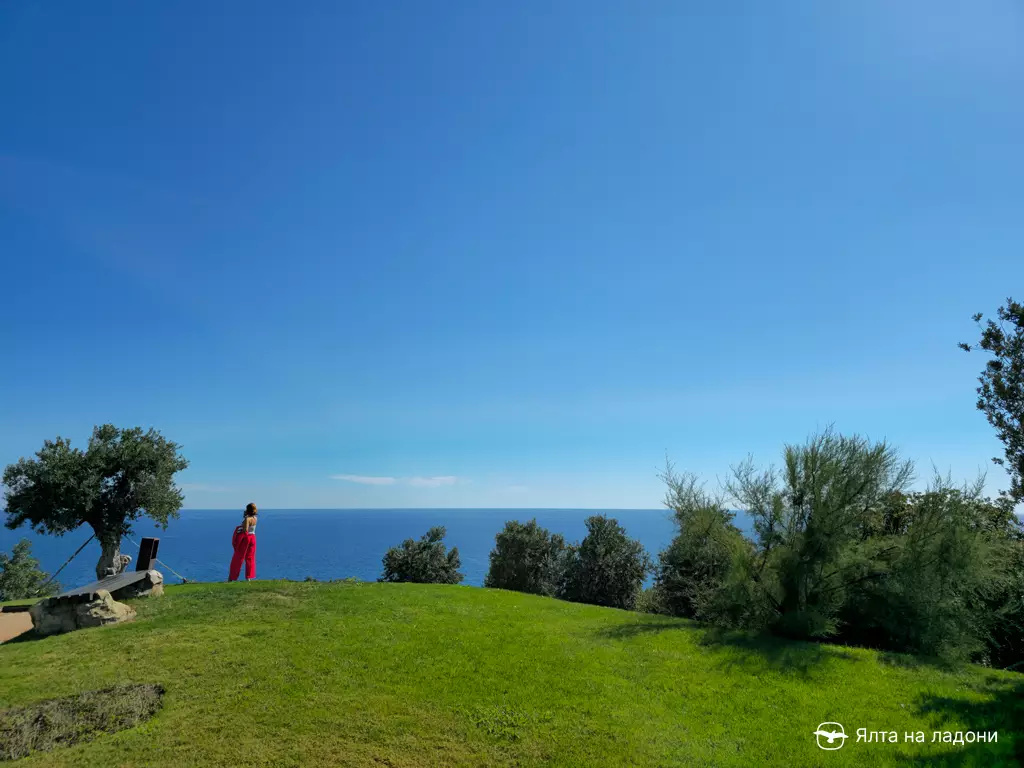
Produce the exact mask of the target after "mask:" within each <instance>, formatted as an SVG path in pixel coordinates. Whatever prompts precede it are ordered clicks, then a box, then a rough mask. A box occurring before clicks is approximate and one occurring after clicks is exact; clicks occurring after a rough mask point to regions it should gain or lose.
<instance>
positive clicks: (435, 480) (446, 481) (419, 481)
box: [331, 475, 468, 488]
mask: <svg viewBox="0 0 1024 768" xmlns="http://www.w3.org/2000/svg"><path fill="white" fill-rule="evenodd" d="M331 479H332V480H343V481H345V482H347V483H359V484H360V485H411V486H413V487H414V488H441V487H443V486H447V485H456V484H458V483H465V482H468V481H467V480H463V479H462V478H460V477H456V476H455V475H440V476H437V477H376V476H371V475H331Z"/></svg>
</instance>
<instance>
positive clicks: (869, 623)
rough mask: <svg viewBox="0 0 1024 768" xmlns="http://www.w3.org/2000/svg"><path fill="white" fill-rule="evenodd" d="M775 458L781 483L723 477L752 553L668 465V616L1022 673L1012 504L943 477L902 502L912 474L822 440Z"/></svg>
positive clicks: (840, 439)
mask: <svg viewBox="0 0 1024 768" xmlns="http://www.w3.org/2000/svg"><path fill="white" fill-rule="evenodd" d="M784 458H785V465H784V467H783V469H782V470H781V471H776V470H774V469H768V470H767V471H756V470H755V469H754V468H753V466H752V464H751V463H750V462H749V461H748V462H747V463H745V464H742V465H740V466H739V467H738V468H736V469H734V470H733V473H734V478H733V480H732V482H730V483H729V484H728V486H727V490H728V491H729V493H730V494H731V495H732V498H733V500H734V501H735V502H736V503H737V505H738V506H740V507H741V508H743V509H745V510H747V513H748V514H749V515H750V516H751V518H752V519H753V523H754V536H753V540H747V539H745V538H744V537H743V536H741V535H740V534H739V532H738V531H737V530H736V528H735V526H733V525H732V516H731V515H730V514H729V513H728V511H727V510H726V507H725V505H724V503H722V502H721V501H719V500H718V499H715V498H712V497H710V496H708V495H706V494H704V493H703V492H702V491H701V490H700V489H699V488H698V487H697V485H696V481H695V480H694V479H693V478H692V477H689V476H683V477H677V476H675V475H674V473H673V472H672V470H671V465H670V467H669V471H668V472H667V473H666V475H665V477H664V479H665V480H666V481H667V483H668V486H669V492H668V496H667V501H666V503H667V505H668V506H669V507H671V508H672V509H673V511H674V512H675V517H676V522H677V524H678V525H679V529H680V530H679V534H678V535H677V536H676V538H675V539H674V540H673V542H672V544H671V545H670V546H669V547H668V548H667V549H666V550H665V551H664V552H662V553H661V558H660V562H659V568H658V572H657V579H656V582H655V583H656V587H657V590H658V592H659V593H660V596H661V599H662V601H663V604H664V605H665V607H666V608H667V609H668V610H670V611H671V612H672V613H674V614H676V615H682V616H689V617H692V618H696V619H699V620H702V621H708V622H711V623H713V624H716V625H718V626H723V627H728V628H747V629H755V630H760V629H770V630H771V631H773V632H775V633H776V634H779V635H783V636H787V637H795V638H800V639H829V640H831V641H834V642H842V643H845V644H849V645H863V646H869V647H875V648H882V649H886V650H890V651H898V652H909V653H917V654H925V655H931V656H940V657H943V658H946V659H949V660H970V661H976V662H981V663H985V664H991V665H994V666H1011V665H1014V664H1017V663H1019V662H1020V661H1022V656H1024V635H1022V629H1024V589H1022V588H1024V530H1022V526H1021V524H1020V522H1019V521H1018V520H1017V519H1016V518H1015V517H1014V515H1013V501H1012V498H1010V497H1009V496H1006V497H1003V498H1000V499H999V500H997V501H992V500H990V499H987V498H984V497H983V496H982V488H983V483H982V482H981V481H979V482H978V483H977V484H976V485H975V486H973V487H964V488H954V487H953V486H952V484H951V483H950V482H949V481H948V480H944V479H942V478H938V479H937V481H936V482H934V483H933V484H932V486H931V487H930V488H929V490H927V491H926V492H924V493H908V492H907V486H908V485H909V482H910V479H911V477H912V467H911V466H910V464H909V463H908V462H903V461H900V459H899V457H898V455H897V453H896V452H895V451H894V450H893V449H891V448H890V447H888V446H887V445H886V444H885V443H870V442H868V441H867V440H865V439H863V438H859V437H856V436H854V437H844V436H841V435H836V434H834V433H833V432H832V431H831V430H828V431H826V432H825V433H823V434H822V435H819V436H817V437H814V438H812V439H811V440H810V441H808V442H807V443H806V444H805V445H802V446H787V447H786V449H785V453H784Z"/></svg>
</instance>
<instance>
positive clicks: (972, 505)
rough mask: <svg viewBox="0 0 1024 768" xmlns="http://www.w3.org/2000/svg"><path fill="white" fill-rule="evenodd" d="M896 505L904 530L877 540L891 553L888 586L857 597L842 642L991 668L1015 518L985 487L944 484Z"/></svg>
mask: <svg viewBox="0 0 1024 768" xmlns="http://www.w3.org/2000/svg"><path fill="white" fill-rule="evenodd" d="M897 503H898V504H900V505H902V507H903V509H902V511H901V513H900V518H901V519H902V520H903V521H904V525H903V527H902V529H898V530H896V531H893V532H882V533H880V534H876V535H877V536H878V537H879V538H880V539H881V540H882V541H883V542H884V545H885V547H886V549H887V550H889V551H891V552H892V555H891V557H889V558H888V568H887V573H886V574H885V578H884V579H873V580H865V581H863V582H861V583H859V584H857V585H855V586H854V588H853V589H851V590H850V594H849V595H848V600H847V604H846V606H845V607H844V610H843V625H844V626H843V628H842V630H841V632H840V639H841V640H843V641H844V642H850V643H856V644H860V645H871V646H876V647H883V648H889V649H893V650H898V651H903V652H909V653H917V654H925V655H929V656H941V657H943V658H947V659H958V660H959V659H962V660H967V659H975V660H978V661H985V662H991V661H992V656H991V653H990V651H989V648H988V645H989V640H990V638H991V637H992V636H993V633H994V632H998V631H999V628H1000V626H1001V624H1002V618H1001V616H1002V614H1003V613H1004V604H1006V603H1007V602H1008V600H1009V599H1010V594H1011V591H1012V584H1013V580H1014V573H1013V560H1012V554H1013V543H1012V541H1011V539H1010V538H1009V537H1008V534H1009V533H1010V532H1011V530H1012V525H1014V524H1015V521H1013V518H1012V515H1009V517H1007V513H1008V510H1007V509H1006V507H1005V505H1000V504H999V503H993V502H991V501H990V500H988V499H986V498H984V497H983V496H982V482H981V481H979V482H978V483H976V484H975V485H974V486H968V487H964V488H954V487H952V485H951V484H950V482H949V481H948V480H944V479H942V478H937V479H936V481H935V482H934V484H933V485H932V487H931V488H929V490H928V491H926V492H924V493H914V494H910V495H907V496H902V497H900V498H899V499H898V500H894V502H893V504H894V505H895V504H897Z"/></svg>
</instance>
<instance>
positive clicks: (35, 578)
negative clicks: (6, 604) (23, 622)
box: [0, 539, 60, 602]
mask: <svg viewBox="0 0 1024 768" xmlns="http://www.w3.org/2000/svg"><path fill="white" fill-rule="evenodd" d="M49 576H50V575H49V574H48V573H45V572H44V571H41V570H39V561H38V560H36V559H35V558H34V557H32V544H31V543H30V542H29V540H28V539H22V540H21V541H19V542H18V543H17V544H15V545H14V549H12V550H11V554H9V555H8V554H7V553H5V552H0V602H2V601H4V600H24V599H27V598H32V597H48V596H50V595H55V594H57V592H58V591H59V590H60V584H58V583H57V582H56V581H51V582H50V583H49V584H46V580H47V579H48V578H49ZM44 584H45V586H44Z"/></svg>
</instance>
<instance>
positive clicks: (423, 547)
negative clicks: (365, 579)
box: [378, 526, 465, 584]
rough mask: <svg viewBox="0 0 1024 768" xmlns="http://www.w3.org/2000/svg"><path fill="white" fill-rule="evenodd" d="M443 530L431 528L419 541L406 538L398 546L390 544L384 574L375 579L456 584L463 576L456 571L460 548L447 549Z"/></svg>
mask: <svg viewBox="0 0 1024 768" xmlns="http://www.w3.org/2000/svg"><path fill="white" fill-rule="evenodd" d="M444 534H445V529H444V528H443V527H441V526H438V527H434V528H431V529H430V530H429V531H427V532H426V534H424V535H423V536H422V537H421V538H420V540H419V541H415V540H413V539H406V540H405V541H403V542H402V546H400V547H392V548H391V549H389V550H388V551H387V553H386V554H385V555H384V559H383V563H384V575H383V576H381V577H380V579H378V581H389V582H412V583H414V584H458V583H460V582H461V581H462V580H463V579H464V578H465V575H464V574H462V573H459V566H461V565H462V563H461V562H459V549H458V547H452V549H451V551H450V552H446V548H445V545H444V543H443V542H442V539H444Z"/></svg>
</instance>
